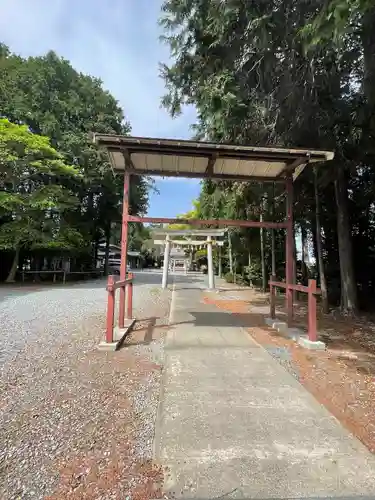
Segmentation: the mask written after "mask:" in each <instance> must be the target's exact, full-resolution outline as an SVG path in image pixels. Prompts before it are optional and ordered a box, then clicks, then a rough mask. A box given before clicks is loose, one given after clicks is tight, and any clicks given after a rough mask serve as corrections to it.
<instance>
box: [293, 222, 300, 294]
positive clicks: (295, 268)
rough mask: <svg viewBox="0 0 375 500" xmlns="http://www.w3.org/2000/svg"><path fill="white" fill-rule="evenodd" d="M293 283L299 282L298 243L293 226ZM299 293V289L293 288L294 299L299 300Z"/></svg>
mask: <svg viewBox="0 0 375 500" xmlns="http://www.w3.org/2000/svg"><path fill="white" fill-rule="evenodd" d="M293 284H295V285H296V284H297V245H296V230H295V227H294V226H293ZM298 298H299V295H298V292H297V290H293V301H296V300H298Z"/></svg>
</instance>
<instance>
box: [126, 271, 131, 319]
mask: <svg viewBox="0 0 375 500" xmlns="http://www.w3.org/2000/svg"><path fill="white" fill-rule="evenodd" d="M129 279H130V280H131V281H129V282H128V283H127V284H126V319H132V317H133V273H129Z"/></svg>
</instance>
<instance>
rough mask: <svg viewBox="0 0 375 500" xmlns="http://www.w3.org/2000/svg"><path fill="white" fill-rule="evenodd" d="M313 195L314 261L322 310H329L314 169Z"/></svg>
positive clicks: (316, 174)
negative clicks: (317, 274) (320, 293)
mask: <svg viewBox="0 0 375 500" xmlns="http://www.w3.org/2000/svg"><path fill="white" fill-rule="evenodd" d="M314 195H315V235H316V240H315V244H316V253H317V255H316V261H317V264H318V266H317V267H318V273H319V281H320V290H321V292H322V295H321V297H322V306H323V312H324V313H326V314H327V313H328V312H329V305H328V293H327V281H326V274H325V269H324V261H323V248H322V228H321V224H320V199H319V191H318V171H317V169H314Z"/></svg>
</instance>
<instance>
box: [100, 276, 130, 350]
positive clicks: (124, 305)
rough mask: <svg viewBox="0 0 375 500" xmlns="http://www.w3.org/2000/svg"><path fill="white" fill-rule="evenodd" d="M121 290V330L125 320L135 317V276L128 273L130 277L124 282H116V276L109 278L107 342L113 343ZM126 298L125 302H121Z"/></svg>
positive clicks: (119, 323) (119, 324) (119, 321)
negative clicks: (122, 298)
mask: <svg viewBox="0 0 375 500" xmlns="http://www.w3.org/2000/svg"><path fill="white" fill-rule="evenodd" d="M117 289H121V290H122V292H123V293H120V303H119V320H118V326H119V328H124V326H125V319H132V316H133V274H132V273H128V277H127V278H126V279H124V280H118V281H115V276H113V275H110V276H108V282H107V292H108V303H107V322H106V332H105V338H106V342H108V343H112V342H113V329H114V321H115V308H116V290H117ZM121 297H124V298H125V300H121Z"/></svg>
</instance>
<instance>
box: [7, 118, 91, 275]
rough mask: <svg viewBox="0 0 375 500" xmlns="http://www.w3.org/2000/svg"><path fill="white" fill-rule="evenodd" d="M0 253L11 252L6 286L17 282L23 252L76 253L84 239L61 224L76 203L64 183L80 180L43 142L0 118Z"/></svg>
mask: <svg viewBox="0 0 375 500" xmlns="http://www.w3.org/2000/svg"><path fill="white" fill-rule="evenodd" d="M0 174H1V179H2V191H1V192H0V217H1V218H2V219H3V221H4V222H3V223H2V224H1V225H0V248H3V249H9V250H14V259H13V264H12V267H11V269H10V272H9V275H8V278H7V281H8V282H11V281H14V279H15V274H16V271H17V266H18V259H19V254H20V251H21V249H22V248H25V247H29V248H36V247H39V248H43V247H47V248H51V247H52V248H53V247H58V248H65V249H66V248H72V247H73V248H74V247H77V246H78V245H79V244H81V243H82V236H81V235H80V234H79V233H78V232H77V231H76V230H75V229H74V228H72V227H71V226H70V225H69V224H67V223H66V221H65V220H64V212H65V211H66V210H67V209H71V208H72V206H74V205H75V204H77V203H78V200H77V198H76V197H75V196H74V195H73V193H71V192H70V191H69V190H68V189H66V188H65V187H64V183H66V182H67V181H69V180H74V179H77V178H78V177H79V172H78V169H76V168H75V167H73V166H69V165H67V164H66V163H64V161H63V159H62V156H61V155H60V154H59V153H57V151H56V150H55V149H54V148H53V147H52V146H51V145H50V143H49V140H48V138H47V137H43V136H39V135H37V134H34V133H33V132H31V131H30V130H29V129H28V127H27V126H25V125H16V124H13V123H11V122H9V121H8V120H7V119H4V118H3V119H0Z"/></svg>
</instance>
